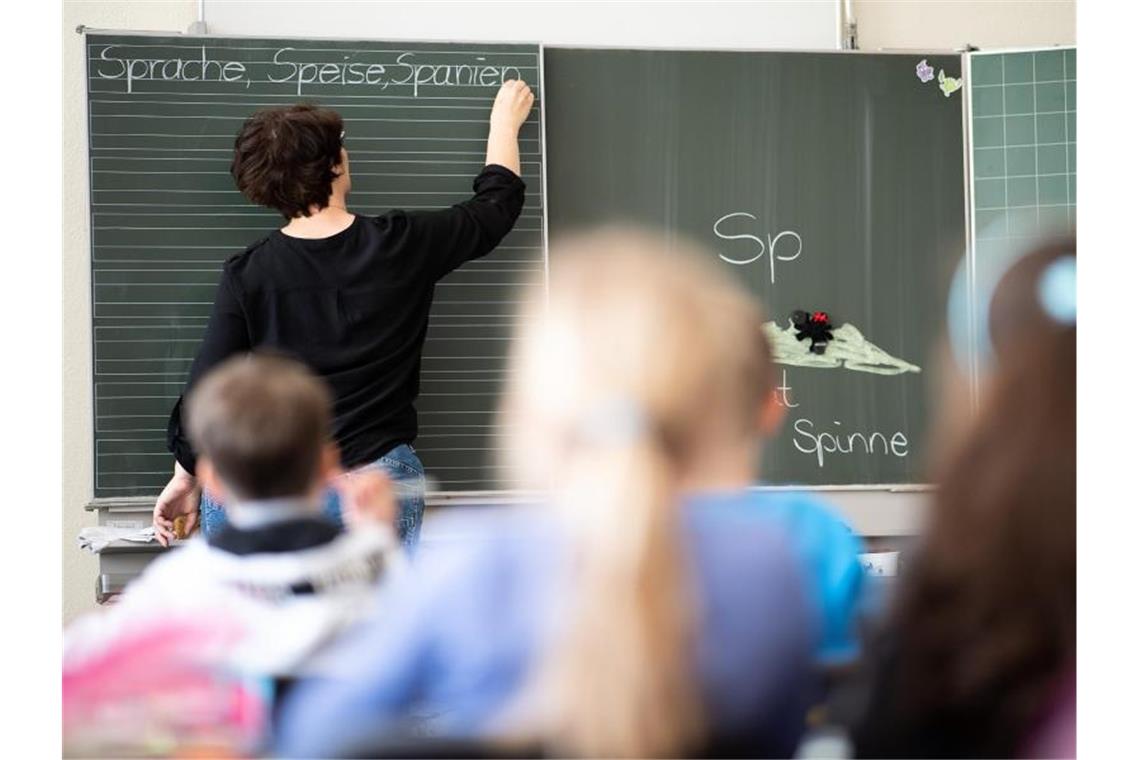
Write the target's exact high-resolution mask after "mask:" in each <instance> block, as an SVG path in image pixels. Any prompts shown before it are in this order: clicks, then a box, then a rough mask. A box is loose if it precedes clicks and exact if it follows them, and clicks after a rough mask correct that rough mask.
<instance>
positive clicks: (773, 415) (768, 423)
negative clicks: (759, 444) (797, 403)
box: [756, 391, 788, 438]
mask: <svg viewBox="0 0 1140 760" xmlns="http://www.w3.org/2000/svg"><path fill="white" fill-rule="evenodd" d="M787 411H788V410H787V408H786V407H785V406H784V405H783V404H781V403H780V395H779V394H778V393H777V392H776V391H772V392H771V393H769V394H768V395H767V396H765V397H764V401H763V403H761V404H760V409H759V410H758V411H757V414H756V422H757V427H758V430H759V432H760V437H761V438H774V437H775V436H776V433H778V432H779V431H780V426H781V425H783V424H784V415H786V414H787Z"/></svg>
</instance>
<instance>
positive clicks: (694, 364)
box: [281, 231, 819, 757]
mask: <svg viewBox="0 0 1140 760" xmlns="http://www.w3.org/2000/svg"><path fill="white" fill-rule="evenodd" d="M682 254H685V255H682ZM698 255H699V254H697V253H693V252H688V251H683V250H682V251H680V252H677V253H671V252H670V250H669V247H668V246H667V244H666V243H665V242H664V241H662V240H659V239H657V238H652V237H646V236H643V235H639V234H634V233H630V232H612V231H611V232H605V233H598V234H596V235H593V236H588V237H585V238H581V239H580V240H578V241H577V242H576V243H574V244H572V245H570V246H568V247H566V246H564V247H563V249H562V250H561V251H560V252H559V255H558V256H556V258H555V262H554V266H555V269H556V272H557V276H556V277H555V278H554V279H553V280H552V282H551V285H550V291H549V297H548V298H546V299H544V298H543V297H542V295H543V290H544V288H545V285H544V283H541V282H540V283H535V284H534V285H533V287H532V290H531V293H530V297H528V298H525V299H523V300H524V302H529V303H530V304H532V306H530V307H527V308H526V309H524V311H523V313H522V314H521V315H520V317H519V322H518V325H519V328H518V335H517V339H516V342H515V351H514V354H513V359H512V362H513V364H512V368H511V369H512V372H511V374H510V376H511V385H510V387H509V388H508V390H507V394H506V400H505V402H504V409H503V420H502V422H503V425H504V428H505V429H506V430H509V431H510V436H509V444H510V445H509V447H508V448H509V450H510V452H511V453H510V455H509V459H508V461H507V462H506V464H507V468H506V475H507V480H508V483H509V485H511V486H513V487H517V488H520V489H532V490H541V491H543V492H544V493H545V494H546V497H545V500H544V501H545V503H544V504H543V505H542V506H541V507H531V508H529V509H515V510H506V511H501V512H499V511H496V512H491V513H478V512H475V513H471V514H460V515H456V516H454V517H451V518H449V519H448V520H447V521H446V523H445V525H444V526H442V527H441V530H443V531H445V532H446V533H448V534H449V535H454V536H456V537H457V538H459V539H460V540H461V541H462V542H463V545H464V548H463V549H462V550H459V551H456V552H452V553H451V554H450V556H447V557H437V558H436V559H435V560H431V559H430V554H428V555H425V557H424V559H423V562H422V564H421V566H420V568H419V571H418V573H419V577H418V578H417V579H416V580H415V582H414V584H409V585H407V586H405V587H404V588H402V589H396V590H394V591H393V593H399V594H402V595H404V598H403V599H401V601H399V602H397V604H399V609H401V615H400V618H399V620H394V619H393V620H387V621H379V620H378V621H375V622H374V624H373V625H371V626H370V627H369V628H368V629H366V630H362V631H360V632H359V634H358V635H357V636H356V637H354V639H353V640H352V641H351V642H350V643H348V644H346V645H345V647H344V649H343V650H342V652H341V654H340V657H339V662H340V666H341V672H343V673H344V677H343V678H341V679H338V680H336V681H327V682H324V683H310V684H305V685H303V686H302V687H301V688H300V689H299V690H298V692H297V693H296V696H295V698H294V699H293V700H292V701H291V703H290V704H289V705H288V706H287V707H286V710H285V712H284V714H283V720H282V741H281V749H282V750H283V751H284V752H285V753H286V754H292V755H314V754H315V755H324V754H330V753H337V752H346V753H350V754H351V753H353V752H360V751H361V749H360V747H361V746H362V745H361V744H360V742H361V741H363V740H364V739H365V737H367V736H370V735H371V736H373V737H375V736H378V735H379V736H383V737H385V738H387V739H389V740H390V739H392V738H393V737H394V736H396V735H398V734H399V733H401V732H403V731H407V730H409V726H410V725H411V724H413V723H415V720H414V716H416V715H423V714H424V713H428V714H430V715H432V716H434V720H433V722H432V730H433V731H435V732H437V733H438V734H442V735H449V736H455V735H460V736H476V737H485V738H489V737H495V738H499V739H504V738H505V739H511V740H522V741H536V742H539V743H541V744H542V745H543V746H544V747H546V748H548V749H549V750H550V751H553V752H557V753H559V754H564V753H568V754H574V755H586V756H642V757H644V756H680V755H684V754H687V753H700V752H704V751H708V750H709V748H714V747H715V748H724V747H731V748H732V749H733V751H745V752H747V753H749V754H752V755H789V754H791V753H792V752H793V751H794V750H795V747H796V745H797V743H798V740H799V738H800V736H801V734H802V731H803V727H804V713H805V710H806V707H807V704H808V699H809V697H810V691H811V687H812V685H813V679H812V676H811V668H812V665H811V663H812V653H813V648H814V646H815V642H816V641H817V639H818V626H819V619H818V617H817V616H816V615H815V614H814V613H813V610H812V608H811V606H810V604H809V603H808V600H807V599H806V598H805V589H804V577H803V575H802V573H801V571H800V569H799V564H798V563H797V561H796V559H795V558H794V557H793V556H792V554H791V550H790V549H789V548H788V546H787V542H786V539H785V536H784V535H782V534H781V533H779V532H777V531H776V530H775V529H774V528H773V527H772V524H771V521H770V520H767V519H764V518H763V517H762V516H761V515H760V514H759V513H758V511H757V510H755V509H749V508H748V507H747V506H746V505H745V504H744V503H743V502H742V501H731V500H730V501H726V502H725V503H724V504H723V505H721V506H719V507H714V506H708V505H707V504H701V505H698V504H696V503H694V502H692V501H691V500H690V499H689V498H687V496H686V494H689V493H693V492H710V491H712V492H716V491H733V490H737V489H741V488H743V487H745V486H747V485H748V484H750V483H751V482H753V480H754V477H755V472H754V468H755V462H756V460H757V455H758V449H757V447H758V443H757V442H756V438H757V435H756V415H757V414H758V410H759V409H761V408H762V406H763V404H764V401H765V399H766V398H767V396H768V394H769V393H770V389H771V386H772V367H771V364H770V359H769V355H768V349H767V346H766V344H765V342H764V339H763V333H762V330H761V325H762V317H761V314H760V312H759V310H758V308H757V307H756V305H755V304H754V303H753V302H752V301H751V299H749V298H748V297H747V296H746V295H745V294H743V293H742V292H741V291H739V290H738V289H737V288H736V287H734V286H733V285H731V284H730V283H728V282H727V281H726V280H724V279H722V278H721V276H720V275H719V273H718V272H717V271H716V270H715V268H714V267H713V266H712V265H711V264H710V263H708V262H707V261H705V262H702V261H700V260H699V259H698ZM421 726H422V724H421Z"/></svg>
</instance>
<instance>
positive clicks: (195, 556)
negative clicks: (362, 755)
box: [64, 355, 402, 725]
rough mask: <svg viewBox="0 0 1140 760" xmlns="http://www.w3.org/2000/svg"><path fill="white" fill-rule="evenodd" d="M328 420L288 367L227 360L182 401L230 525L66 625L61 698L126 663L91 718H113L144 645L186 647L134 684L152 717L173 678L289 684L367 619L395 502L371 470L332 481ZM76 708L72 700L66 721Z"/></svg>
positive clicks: (317, 392)
mask: <svg viewBox="0 0 1140 760" xmlns="http://www.w3.org/2000/svg"><path fill="white" fill-rule="evenodd" d="M331 411H332V404H331V400H330V395H329V391H328V389H327V388H326V387H325V385H324V384H323V383H322V382H321V381H320V380H319V378H317V377H315V376H314V375H313V374H312V373H311V372H310V371H308V370H307V369H305V367H304V366H303V365H301V364H299V363H297V362H294V361H291V360H288V359H283V358H276V357H271V356H259V355H251V356H244V357H239V358H234V359H231V360H229V361H227V362H225V363H223V364H222V365H221V366H220V367H218V368H217V369H215V370H214V371H212V372H211V373H210V374H208V375H207V376H206V377H204V378H203V379H202V381H201V382H200V383H199V384H198V386H197V387H196V388H195V389H194V392H193V394H191V396H190V398H189V401H188V414H187V419H188V423H189V430H190V436H191V439H192V441H193V443H194V446H195V450H196V451H197V452H198V456H199V461H198V473H199V477H200V478H201V479H202V481H203V483H204V484H205V485H206V487H207V488H209V489H210V490H211V491H212V492H213V493H216V494H219V495H220V496H221V497H223V498H225V499H226V502H227V510H228V513H229V514H228V518H229V519H228V524H227V525H226V526H225V527H224V528H223V529H221V530H219V531H217V532H215V533H214V534H212V535H210V536H209V537H202V538H194V539H192V540H191V541H189V542H187V544H186V545H185V546H180V547H178V548H175V549H173V550H172V551H171V552H170V553H169V554H166V555H164V556H162V557H160V558H159V559H156V560H155V561H154V562H153V563H151V564H150V565H148V566H147V568H146V570H145V572H144V573H143V574H142V575H141V576H140V577H139V578H138V579H136V580H135V581H134V582H132V583H131V584H130V585H129V586H128V587H127V588H126V590H125V591H124V593H123V595H122V597H121V598H120V599H119V600H117V601H116V603H115V604H114V605H113V606H112V607H111V608H110V609H109V610H105V611H100V612H96V613H93V614H91V615H89V616H87V617H85V618H81V619H80V620H78V621H77V622H76V623H75V624H74V625H73V626H71V627H70V628H69V629H68V631H67V634H66V638H65V653H64V674H65V684H67V683H71V684H74V685H76V686H75V688H74V689H73V690H72V692H71V696H72V697H75V695H76V694H78V693H83V690H82V689H80V688H79V687H78V684H80V683H82V682H83V681H84V679H83V678H82V677H81V674H84V673H89V672H98V671H99V670H100V668H99V667H98V663H106V662H114V661H116V660H119V661H121V662H122V665H123V667H122V668H121V669H119V670H116V671H114V672H108V673H106V674H105V675H103V676H101V681H102V682H101V684H100V686H99V689H97V690H95V691H93V692H91V693H90V694H88V697H89V699H88V700H87V701H88V702H90V701H94V702H95V703H96V704H95V705H94V706H93V705H91V704H86V705H85V707H86V708H87V712H88V713H92V714H95V712H94V707H101V708H107V709H110V708H108V707H107V705H100V704H99V703H100V702H102V701H109V702H113V701H114V699H113V696H112V695H115V694H120V693H121V695H122V696H123V698H124V700H125V699H126V695H128V694H131V693H132V692H131V689H130V688H129V686H130V682H131V679H132V678H133V677H134V676H135V675H137V674H134V671H133V669H132V668H131V667H130V664H131V663H132V662H134V661H135V659H136V655H140V653H139V652H138V651H137V649H138V646H139V645H140V642H148V641H149V642H151V643H149V644H147V648H148V649H153V648H154V647H155V646H159V645H161V644H162V642H172V641H176V640H177V641H182V639H186V640H185V641H183V642H182V643H181V644H179V646H178V647H177V648H176V651H174V652H172V657H173V661H167V662H161V663H159V664H158V665H156V666H154V667H153V668H151V669H150V671H149V672H148V673H146V674H145V675H146V679H147V680H146V682H145V683H141V684H137V685H139V686H141V687H142V689H141V696H143V697H145V698H146V700H153V701H154V704H155V706H156V707H155V709H159V707H160V706H161V705H162V704H163V700H164V699H167V701H170V700H172V699H173V697H171V695H170V694H167V693H164V686H163V685H164V684H170V683H173V682H175V681H177V680H178V679H175V678H173V677H171V678H167V676H172V674H182V675H185V674H187V673H190V672H202V673H214V674H223V673H224V674H231V675H239V676H242V677H248V678H251V679H261V680H266V681H282V680H288V679H292V678H295V677H297V676H299V675H301V674H303V673H304V672H306V668H307V667H308V665H309V663H310V660H311V658H312V657H313V656H314V655H315V654H316V653H317V652H319V651H320V650H321V648H322V647H323V646H324V645H325V644H326V643H328V642H329V641H331V640H332V639H333V638H334V637H335V636H336V635H337V634H338V633H339V632H340V631H341V630H342V629H344V628H345V627H346V626H348V625H349V624H351V623H352V622H354V621H356V620H357V619H359V618H360V617H361V616H363V615H366V614H367V613H368V611H369V610H370V609H372V607H373V604H372V602H373V598H374V591H375V588H376V586H377V584H378V582H379V581H380V580H381V579H382V578H383V577H385V576H386V575H387V574H388V571H389V570H391V569H393V568H399V567H400V565H401V563H402V552H401V551H400V548H399V543H398V542H397V540H396V537H395V533H394V531H393V525H392V523H393V520H394V516H395V509H396V507H395V500H394V497H393V491H392V487H391V484H390V483H389V482H388V481H387V479H386V478H385V477H384V476H383V475H381V474H380V473H378V472H375V471H370V472H368V473H364V474H357V475H349V476H340V477H337V476H339V475H340V473H341V470H340V466H339V457H338V453H337V450H336V446H335V445H334V444H333V443H332V441H331V422H332V414H331ZM334 478H335V482H336V484H337V487H338V488H339V489H340V491H341V497H342V499H343V502H344V504H345V506H346V517H347V518H348V521H349V523H350V527H351V528H352V529H351V530H348V531H341V530H340V528H339V527H338V526H337V525H336V524H334V523H332V522H330V521H329V520H328V519H327V518H325V517H324V516H322V514H321V495H322V492H323V490H324V488H325V487H326V484H328V483H329V482H330V481H332V480H333V479H334ZM128 654H129V656H127V655H128ZM144 659H145V658H144ZM147 661H148V662H149V661H150V660H147ZM148 667H150V666H148ZM69 678H70V679H71V680H70V681H69ZM148 684H149V685H148ZM135 696H139V694H135ZM83 702H84V700H81V699H72V701H71V702H69V704H71V705H73V706H74V707H75V710H73V711H72V715H73V717H74V715H75V713H76V712H78V711H79V707H80V705H81V704H82V703H83ZM120 707H121V705H120ZM152 717H153V716H152ZM120 722H121V721H120ZM92 723H93V724H95V725H97V724H98V721H93V722H92ZM73 724H74V721H73Z"/></svg>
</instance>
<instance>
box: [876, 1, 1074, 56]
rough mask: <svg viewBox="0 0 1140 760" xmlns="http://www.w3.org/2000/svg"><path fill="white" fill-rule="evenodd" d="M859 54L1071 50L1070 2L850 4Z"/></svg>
mask: <svg viewBox="0 0 1140 760" xmlns="http://www.w3.org/2000/svg"><path fill="white" fill-rule="evenodd" d="M853 9H854V13H855V20H856V22H857V23H858V27H859V49H860V50H879V49H882V48H916V49H923V50H938V49H957V48H961V47H963V46H965V45H966V44H967V43H968V44H971V45H974V46H975V47H979V48H982V49H988V48H1005V47H1033V46H1043V45H1075V44H1076V42H1077V4H1076V2H1074V0H1037V1H1036V2H1025V0H923V1H922V2H915V0H854V3H853Z"/></svg>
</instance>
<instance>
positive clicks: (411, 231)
mask: <svg viewBox="0 0 1140 760" xmlns="http://www.w3.org/2000/svg"><path fill="white" fill-rule="evenodd" d="M533 104H534V94H533V93H532V92H531V91H530V88H529V87H527V85H526V83H525V82H519V81H513V80H512V81H510V82H506V83H504V84H503V86H502V87H501V88H499V94H498V95H497V96H496V97H495V103H494V105H493V106H492V108H491V119H490V129H489V132H488V136H487V165H486V166H485V167H484V168H483V170H482V171H481V172H480V173H479V175H478V176H477V177H476V178H475V182H474V186H473V190H474V195H473V196H472V197H471V198H469V199H467V200H465V201H463V202H462V203H457V204H455V205H454V206H451V207H449V208H445V209H440V210H439V211H427V212H407V213H406V212H403V211H397V212H393V214H392V216H391V219H392V220H393V221H394V222H396V223H399V221H398V220H404V219H406V223H407V232H408V236H409V239H410V241H412V242H411V245H412V247H413V249H414V250H415V251H416V252H417V254H416V255H417V258H416V260H415V265H416V266H420V267H422V268H423V272H424V274H425V276H426V278H427V279H428V280H430V281H432V282H434V281H436V280H438V279H440V278H441V277H443V276H445V275H446V274H447V273H449V272H451V271H452V270H454V269H457V268H458V267H460V266H462V265H463V264H464V263H465V262H468V261H471V260H472V259H477V258H479V257H480V256H486V255H487V254H488V253H490V252H491V251H493V250H494V249H495V246H497V245H498V244H499V243H500V242H501V241H502V239H503V238H504V237H506V236H507V233H509V232H510V231H511V229H512V228H513V227H514V225H515V221H516V220H517V219H518V218H519V214H521V213H522V208H523V202H524V200H525V197H526V184H525V183H524V182H523V181H522V178H521V176H520V175H521V173H522V166H521V162H520V157H519V129H520V128H521V127H522V125H523V123H524V122H525V121H526V119H527V116H528V115H529V114H530V109H531V106H532V105H533Z"/></svg>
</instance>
